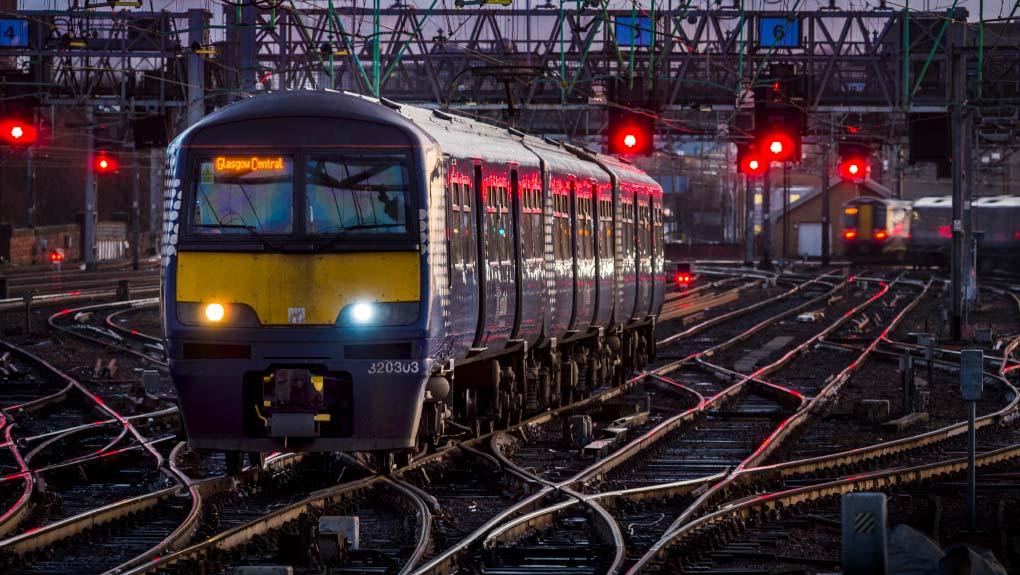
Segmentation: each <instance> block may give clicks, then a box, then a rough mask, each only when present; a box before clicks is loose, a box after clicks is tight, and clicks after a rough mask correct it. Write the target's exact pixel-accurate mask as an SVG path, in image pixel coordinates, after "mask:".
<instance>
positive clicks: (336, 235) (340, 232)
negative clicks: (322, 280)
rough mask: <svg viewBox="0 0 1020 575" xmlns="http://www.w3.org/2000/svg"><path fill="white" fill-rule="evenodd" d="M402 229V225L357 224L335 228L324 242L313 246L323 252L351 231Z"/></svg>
mask: <svg viewBox="0 0 1020 575" xmlns="http://www.w3.org/2000/svg"><path fill="white" fill-rule="evenodd" d="M403 227H405V225H404V224H397V223H393V224H357V225H354V226H347V227H345V228H336V229H335V230H334V232H333V234H332V235H331V236H329V237H328V238H327V239H326V240H325V241H323V242H322V243H320V244H318V245H317V246H315V249H317V250H324V249H328V248H331V247H333V246H334V245H335V244H336V242H338V241H340V240H341V239H343V238H344V237H346V236H347V232H350V231H351V230H376V229H385V228H403Z"/></svg>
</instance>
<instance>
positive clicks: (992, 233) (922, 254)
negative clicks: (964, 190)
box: [841, 196, 1020, 271]
mask: <svg viewBox="0 0 1020 575" xmlns="http://www.w3.org/2000/svg"><path fill="white" fill-rule="evenodd" d="M952 205H953V204H952V198H951V197H949V196H940V197H925V198H918V199H916V200H914V201H912V202H908V201H902V200H894V199H888V198H874V197H861V198H855V199H852V200H850V201H848V202H846V203H845V204H843V222H842V223H843V229H842V232H841V233H842V237H841V239H842V241H843V247H844V253H845V254H846V256H847V258H848V259H850V260H851V261H853V262H859V263H906V264H913V265H919V266H938V267H948V264H949V259H950V253H951V251H952V238H953V229H952V223H953V216H952ZM971 214H972V218H973V230H974V236H975V238H976V240H977V254H978V255H977V257H978V268H979V270H982V271H991V270H995V269H1008V270H1017V269H1018V268H1020V257H1018V256H1017V254H1018V253H1020V197H1016V196H992V197H984V198H979V199H976V200H974V201H973V203H972V204H971Z"/></svg>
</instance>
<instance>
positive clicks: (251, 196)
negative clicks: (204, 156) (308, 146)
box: [191, 156, 294, 234]
mask: <svg viewBox="0 0 1020 575" xmlns="http://www.w3.org/2000/svg"><path fill="white" fill-rule="evenodd" d="M198 176H199V177H198V185H197V186H196V187H195V198H194V217H193V219H192V221H191V231H192V232H194V233H197V234H246V233H250V232H256V233H260V234H289V233H291V231H292V230H293V228H294V225H293V220H294V217H293V205H294V200H293V194H294V166H293V160H292V159H291V158H290V157H286V156H273V157H252V156H248V157H224V156H220V157H216V158H210V159H208V160H205V161H202V162H200V163H199V173H198Z"/></svg>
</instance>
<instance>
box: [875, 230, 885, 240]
mask: <svg viewBox="0 0 1020 575" xmlns="http://www.w3.org/2000/svg"><path fill="white" fill-rule="evenodd" d="M871 237H873V238H875V239H876V240H878V241H883V240H885V239H886V238H888V237H889V233H888V232H886V231H885V230H875V232H874V233H873V234H871Z"/></svg>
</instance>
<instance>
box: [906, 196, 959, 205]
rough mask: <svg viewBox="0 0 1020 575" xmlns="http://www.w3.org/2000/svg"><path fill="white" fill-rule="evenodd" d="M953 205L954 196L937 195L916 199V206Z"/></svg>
mask: <svg viewBox="0 0 1020 575" xmlns="http://www.w3.org/2000/svg"><path fill="white" fill-rule="evenodd" d="M952 205H953V198H952V196H935V197H930V198H918V199H916V200H914V207H915V208H949V207H952Z"/></svg>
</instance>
